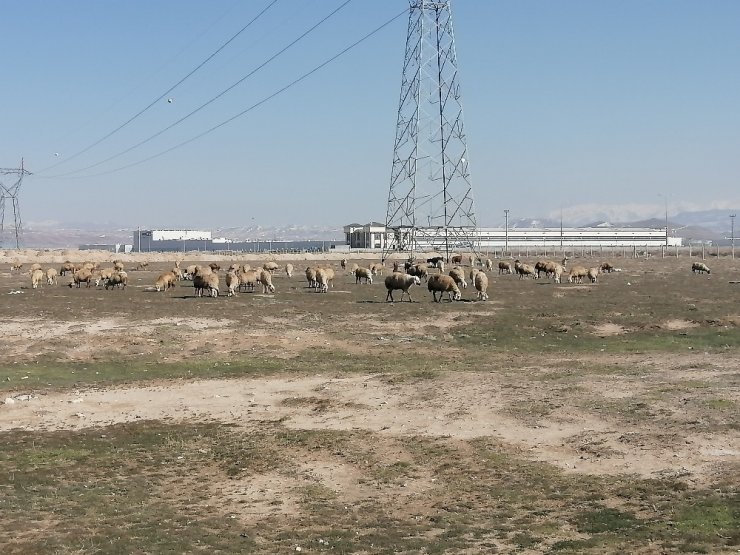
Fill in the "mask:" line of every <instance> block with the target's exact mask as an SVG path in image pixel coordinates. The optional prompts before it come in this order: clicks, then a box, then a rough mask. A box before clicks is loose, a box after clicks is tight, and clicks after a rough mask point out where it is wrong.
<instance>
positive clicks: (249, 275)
mask: <svg viewBox="0 0 740 555" xmlns="http://www.w3.org/2000/svg"><path fill="white" fill-rule="evenodd" d="M237 277H238V278H239V290H241V289H242V287H243V288H244V290H252V291H254V288H255V287H256V286H257V282H258V281H259V275H258V274H257V270H247V271H246V272H239V273H238V274H237Z"/></svg>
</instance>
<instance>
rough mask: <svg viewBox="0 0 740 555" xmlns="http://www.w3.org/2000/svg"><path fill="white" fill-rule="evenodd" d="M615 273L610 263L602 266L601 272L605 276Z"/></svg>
mask: <svg viewBox="0 0 740 555" xmlns="http://www.w3.org/2000/svg"><path fill="white" fill-rule="evenodd" d="M613 271H614V266H613V265H611V264H610V263H609V262H604V263H602V264H601V272H602V273H604V274H611V273H612V272H613Z"/></svg>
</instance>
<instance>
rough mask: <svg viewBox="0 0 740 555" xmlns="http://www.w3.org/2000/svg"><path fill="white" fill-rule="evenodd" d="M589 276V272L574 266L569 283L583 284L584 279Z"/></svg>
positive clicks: (569, 276)
mask: <svg viewBox="0 0 740 555" xmlns="http://www.w3.org/2000/svg"><path fill="white" fill-rule="evenodd" d="M587 275H588V270H587V269H586V268H584V267H583V266H573V267H572V268H571V269H570V274H569V275H568V282H569V283H583V278H585V277H586V276H587Z"/></svg>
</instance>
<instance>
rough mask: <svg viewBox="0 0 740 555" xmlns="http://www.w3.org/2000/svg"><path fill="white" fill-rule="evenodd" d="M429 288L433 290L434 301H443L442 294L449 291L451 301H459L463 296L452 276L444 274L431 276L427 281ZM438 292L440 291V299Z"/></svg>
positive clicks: (448, 295)
mask: <svg viewBox="0 0 740 555" xmlns="http://www.w3.org/2000/svg"><path fill="white" fill-rule="evenodd" d="M427 289H428V290H429V291H431V293H432V298H433V299H434V302H437V303H439V302H442V295H443V294H444V293H447V297H448V298H449V300H450V302H452V301H459V300H460V298H461V297H462V294H461V293H460V288H459V287H458V286H457V283H455V280H454V279H453V278H452V276H446V275H444V274H433V275H431V276H429V280H428V281H427ZM437 293H439V299H437Z"/></svg>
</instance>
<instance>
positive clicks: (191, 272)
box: [183, 264, 198, 281]
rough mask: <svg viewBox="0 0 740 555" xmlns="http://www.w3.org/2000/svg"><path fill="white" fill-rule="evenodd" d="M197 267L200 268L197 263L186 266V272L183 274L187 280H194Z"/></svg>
mask: <svg viewBox="0 0 740 555" xmlns="http://www.w3.org/2000/svg"><path fill="white" fill-rule="evenodd" d="M197 268H198V266H196V265H195V264H191V265H190V266H188V267H187V268H185V274H184V275H183V277H184V278H185V279H187V280H191V281H192V279H193V276H195V270H196V269H197Z"/></svg>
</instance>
